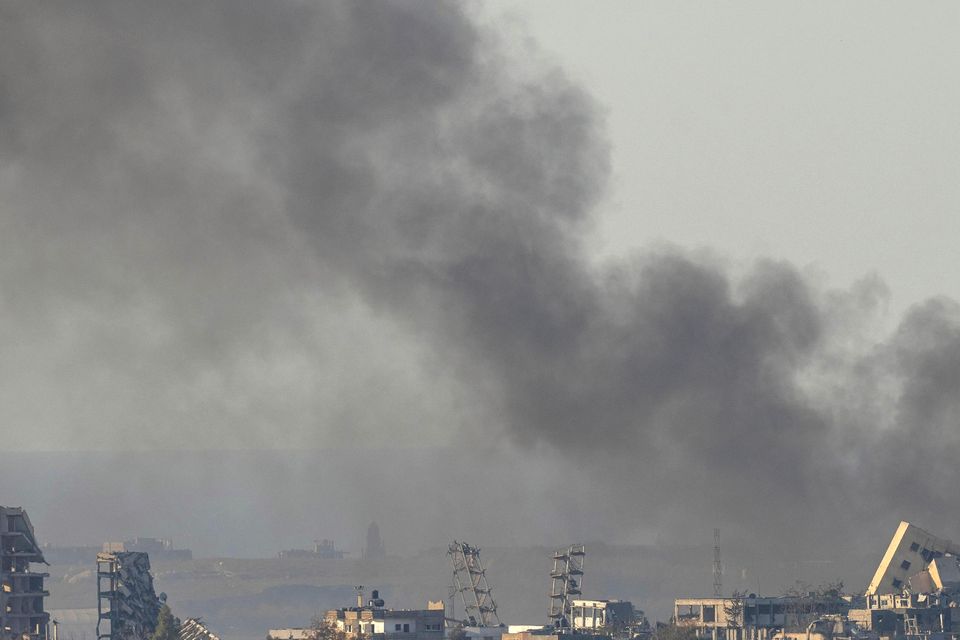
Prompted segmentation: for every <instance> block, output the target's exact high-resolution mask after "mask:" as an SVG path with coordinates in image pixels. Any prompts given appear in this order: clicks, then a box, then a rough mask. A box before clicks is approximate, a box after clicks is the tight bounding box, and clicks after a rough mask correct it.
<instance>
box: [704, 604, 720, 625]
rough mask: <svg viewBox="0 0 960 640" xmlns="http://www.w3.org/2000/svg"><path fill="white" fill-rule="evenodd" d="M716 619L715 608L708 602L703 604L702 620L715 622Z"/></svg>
mask: <svg viewBox="0 0 960 640" xmlns="http://www.w3.org/2000/svg"><path fill="white" fill-rule="evenodd" d="M716 619H717V609H716V608H715V607H714V606H713V605H710V604H705V605H703V621H704V622H715V621H716Z"/></svg>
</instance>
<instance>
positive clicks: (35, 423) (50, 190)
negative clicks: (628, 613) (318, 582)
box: [0, 0, 960, 552]
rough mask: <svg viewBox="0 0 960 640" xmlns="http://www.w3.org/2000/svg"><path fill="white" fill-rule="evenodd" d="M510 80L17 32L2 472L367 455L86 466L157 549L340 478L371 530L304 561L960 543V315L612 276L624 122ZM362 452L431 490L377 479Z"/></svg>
mask: <svg viewBox="0 0 960 640" xmlns="http://www.w3.org/2000/svg"><path fill="white" fill-rule="evenodd" d="M501 51H502V49H501V48H500V46H499V43H498V41H497V36H496V34H494V33H492V32H489V31H488V30H486V29H483V28H480V27H478V26H476V25H475V24H474V22H473V21H472V19H471V17H470V15H469V14H468V13H467V11H466V10H465V9H464V7H462V6H461V5H457V4H430V5H426V4H419V3H399V2H398V3H387V2H384V3H370V2H350V3H308V2H293V1H286V2H274V3H262V2H238V1H236V0H229V1H228V0H223V1H221V2H206V3H203V4H198V3H193V2H164V3H155V2H132V1H129V0H123V1H117V2H106V1H104V2H84V3H77V2H47V3H43V4H42V5H40V4H38V3H32V2H11V3H7V4H5V5H4V7H3V9H2V13H0V193H2V196H0V198H2V199H0V278H2V281H0V332H2V333H0V344H2V345H3V353H4V357H3V359H2V361H0V420H2V422H3V424H4V432H5V434H6V436H7V438H8V441H7V444H6V445H5V448H7V449H19V450H24V449H34V450H46V449H55V450H62V451H70V450H104V451H107V452H120V451H122V450H126V449H137V450H145V451H153V450H192V449H208V450H209V449H257V450H259V449H296V448H301V449H302V448H323V449H337V448H342V449H346V450H349V451H350V452H351V453H350V454H349V455H350V456H353V457H354V458H355V465H354V468H355V470H356V471H355V474H354V475H353V476H352V477H351V476H350V474H349V473H346V472H345V473H343V474H334V475H329V474H327V475H324V473H323V472H321V471H318V470H317V469H315V468H314V467H313V465H312V464H311V460H310V459H309V458H307V459H304V458H302V457H292V458H295V460H294V459H292V458H285V457H284V456H278V455H272V456H267V457H266V458H265V459H264V460H262V461H260V462H257V461H251V460H250V459H249V458H245V459H244V460H243V461H242V462H237V461H236V458H231V457H229V456H227V457H225V458H223V459H222V460H220V461H219V462H217V461H214V462H210V461H209V459H208V460H205V461H203V462H202V463H198V464H188V463H187V462H183V461H171V460H170V458H169V457H167V456H169V454H165V456H161V458H160V461H159V462H157V461H153V462H149V463H143V464H142V465H140V464H138V465H135V466H136V467H139V468H140V469H141V471H140V473H142V474H143V475H142V477H141V479H140V480H139V481H134V482H132V483H131V484H130V485H125V486H123V487H122V488H119V489H117V488H108V487H111V484H110V483H111V482H113V478H111V477H110V476H109V475H106V474H107V471H106V468H107V467H109V465H108V464H103V467H104V469H105V470H104V472H103V473H104V474H105V475H100V476H98V475H97V474H96V471H92V470H89V469H87V468H86V467H85V466H84V465H83V464H82V463H74V464H78V466H77V467H76V468H77V469H80V468H82V469H83V470H82V471H77V477H80V478H82V479H83V482H82V483H79V484H77V485H75V486H73V487H72V488H71V490H70V494H71V495H73V494H74V493H78V494H79V495H77V496H76V499H75V500H70V501H69V504H70V505H71V506H74V507H77V508H78V509H80V508H82V506H83V505H84V495H86V499H87V500H88V501H90V503H92V502H93V501H94V500H95V496H96V494H97V493H103V492H106V493H107V494H109V495H111V496H113V497H114V498H115V499H116V500H117V501H118V503H122V504H124V505H125V509H127V510H128V511H127V515H128V516H129V517H131V518H137V517H139V516H137V515H136V514H137V513H139V512H140V510H142V512H143V513H145V514H148V515H145V516H143V519H142V522H144V526H148V524H149V523H150V522H155V520H150V514H152V513H155V511H156V507H154V506H150V505H149V504H148V505H146V506H142V505H139V506H138V504H137V503H138V498H142V497H143V496H145V495H150V496H153V495H160V494H164V489H167V492H166V493H165V494H164V495H166V496H167V499H172V498H177V497H179V496H182V495H185V494H187V493H189V490H190V489H189V487H190V486H191V485H192V484H194V483H195V484H196V486H199V487H204V488H205V489H204V490H201V491H208V492H209V493H204V494H203V495H204V496H205V497H207V498H209V502H210V503H211V504H217V505H221V506H220V507H217V508H219V509H221V511H217V510H216V509H217V508H213V507H208V506H207V504H206V503H204V501H203V500H199V501H198V502H195V503H191V504H194V505H195V507H194V508H195V509H197V510H198V511H202V510H203V509H206V508H211V509H213V511H212V513H215V514H216V513H223V510H224V509H225V510H226V512H227V513H232V514H234V515H233V516H230V517H229V518H227V520H228V521H236V522H241V521H243V519H244V514H249V513H254V512H258V510H261V509H267V510H269V512H270V513H272V514H275V515H277V516H279V517H292V516H290V515H289V514H291V513H294V512H296V510H297V509H300V508H302V505H303V504H304V503H305V502H309V501H311V500H313V499H315V498H317V496H318V493H317V490H316V487H315V486H314V484H315V483H321V482H322V483H323V484H324V487H325V488H324V490H323V491H322V492H320V494H319V495H322V496H325V497H324V498H323V499H324V500H327V502H326V503H324V504H326V505H328V506H329V505H330V504H334V505H337V506H340V507H342V510H343V512H344V513H347V514H349V516H346V517H345V518H344V521H345V522H349V524H347V525H332V524H329V522H330V519H329V518H328V517H325V518H323V519H322V520H321V519H320V518H319V516H318V517H317V518H312V519H310V518H308V519H304V520H302V521H301V525H298V526H302V530H300V531H297V532H298V533H300V535H302V536H304V537H306V536H311V535H315V534H313V533H311V531H316V529H317V528H319V527H320V526H330V527H337V526H342V527H343V528H342V529H339V530H338V531H341V532H342V535H344V536H347V535H349V534H350V532H351V531H353V530H355V529H356V528H357V527H358V526H360V525H362V523H364V522H366V521H368V520H369V519H370V516H371V514H372V515H373V516H375V517H377V518H380V519H381V520H386V521H391V524H392V525H393V531H394V532H395V534H394V535H396V536H397V538H399V540H401V541H402V542H403V544H406V545H408V546H412V545H415V544H417V543H419V542H421V541H429V542H437V541H442V540H443V539H445V538H446V537H449V536H451V535H459V536H464V537H468V538H469V537H471V535H472V534H471V533H470V532H471V531H474V532H479V533H482V534H484V535H489V536H491V537H493V536H500V537H499V538H498V539H497V542H517V541H520V540H522V539H523V538H524V537H529V538H533V537H535V536H546V537H550V540H548V541H547V542H549V543H561V544H562V543H563V542H564V541H565V539H566V538H567V537H569V536H576V537H590V536H596V537H608V538H610V539H615V540H634V541H635V540H637V539H645V538H649V537H652V536H654V535H661V536H664V537H667V538H673V539H676V538H680V539H685V540H696V539H702V538H703V537H704V536H708V535H709V529H710V528H712V526H714V525H715V524H719V525H721V526H724V527H725V528H726V529H727V530H728V531H731V532H735V533H736V534H738V535H744V536H751V537H756V538H758V539H763V538H769V537H772V536H776V537H777V539H778V541H779V542H778V543H777V544H781V545H783V546H784V547H785V546H786V545H788V544H792V543H795V542H799V543H802V544H804V545H809V548H811V549H817V548H820V546H821V545H825V544H827V543H831V544H833V545H834V546H836V545H837V544H838V543H837V542H836V541H837V539H841V538H842V536H841V535H838V534H840V533H844V534H850V533H851V532H853V531H855V530H856V529H855V528H857V527H862V528H863V529H864V530H868V529H870V528H873V529H870V531H871V532H870V534H869V535H870V536H875V538H873V539H880V540H882V539H884V538H885V537H886V536H887V535H888V532H889V530H890V528H891V527H892V526H893V524H895V522H896V521H897V519H899V518H901V517H904V518H914V519H916V520H918V521H919V522H921V523H922V524H924V525H925V526H927V527H928V528H932V529H936V530H939V531H943V532H944V534H945V535H952V534H951V533H950V532H956V531H958V530H960V526H958V525H960V522H958V518H957V517H956V515H954V514H952V513H951V512H950V511H949V510H948V509H946V508H944V507H945V505H950V504H951V499H952V497H953V496H954V495H955V493H956V484H957V483H956V472H955V471H954V469H955V467H954V461H955V460H956V459H957V458H958V455H960V431H958V429H957V419H958V414H960V394H958V391H960V306H958V305H957V304H956V303H955V302H954V301H952V300H948V299H934V300H930V301H929V302H927V303H924V304H921V305H918V306H917V307H915V308H913V309H911V310H910V311H909V312H908V314H907V315H906V316H905V317H904V318H903V319H902V321H901V322H900V323H899V326H898V327H897V328H896V329H895V331H893V333H892V334H891V335H887V336H883V335H877V327H878V326H879V324H880V323H879V319H880V318H881V317H882V313H883V306H884V300H885V296H886V290H885V286H884V285H883V283H882V281H881V279H880V278H879V277H878V276H874V275H869V276H867V277H865V278H864V279H863V280H862V281H861V282H859V283H858V284H856V285H855V286H854V287H852V288H851V289H850V290H846V291H833V290H825V289H823V288H822V287H820V286H818V285H816V284H814V283H812V282H811V280H810V279H809V278H808V277H807V276H806V275H805V274H804V273H803V272H801V271H800V270H798V269H797V268H795V267H794V266H792V265H790V264H788V263H785V262H782V261H778V260H777V259H775V257H774V258H772V259H770V260H768V261H762V262H759V263H758V264H756V265H755V266H753V267H752V268H751V269H750V270H749V271H748V272H747V273H745V274H732V273H731V271H730V270H729V269H728V268H727V267H726V266H725V265H724V263H723V260H722V259H721V258H718V257H716V256H709V255H704V254H703V253H702V252H692V251H688V250H685V249H684V248H682V247H653V248H649V249H646V250H644V251H641V252H638V253H637V254H636V255H635V256H634V257H633V258H632V259H630V260H628V261H622V262H618V263H614V264H606V265H602V266H600V267H598V266H596V265H594V264H592V263H591V261H590V259H589V256H588V255H586V252H585V250H584V241H585V238H586V237H587V236H588V234H589V233H590V232H591V225H592V223H593V222H594V221H593V218H592V210H593V207H594V205H595V204H596V202H597V201H598V199H599V198H601V197H602V195H603V192H604V187H605V180H606V177H607V172H608V168H609V167H608V142H607V140H606V139H605V137H604V127H603V116H602V111H601V109H599V108H598V106H597V105H596V104H595V103H594V102H593V101H592V100H591V98H590V96H588V95H586V94H585V93H584V92H583V91H582V90H580V89H579V88H578V87H577V86H575V85H573V84H572V83H571V82H569V81H568V80H567V79H566V78H565V77H564V74H563V72H562V70H561V69H557V68H554V67H552V66H550V65H549V64H548V63H545V62H543V61H542V60H518V59H512V58H508V57H507V56H506V54H504V53H501ZM771 161H772V162H775V161H777V159H775V158H773V159H771ZM636 219H637V224H639V225H642V224H643V212H642V211H638V212H637V216H636ZM367 446H369V447H371V448H372V449H375V450H378V451H382V450H383V449H385V448H386V449H387V450H393V449H394V448H396V451H397V454H396V455H397V456H398V458H401V459H402V458H404V457H405V456H407V455H408V454H409V455H410V457H411V459H418V460H419V459H420V458H418V456H421V457H426V458H427V459H428V460H429V459H430V457H431V455H432V454H425V453H422V452H421V453H413V452H407V453H405V452H404V449H418V448H422V447H433V448H434V449H428V451H434V450H435V449H437V448H438V449H439V452H437V453H436V459H437V460H438V463H437V465H436V466H435V467H432V466H431V465H430V464H429V462H427V463H420V464H416V465H414V464H410V465H404V464H400V463H398V464H397V466H396V468H392V467H389V466H388V467H387V468H390V469H391V471H392V472H393V473H384V471H383V469H384V468H385V467H382V466H381V467H380V471H370V472H369V473H367V471H368V470H367V469H366V468H365V466H364V463H365V461H369V460H371V459H379V458H376V456H373V455H372V454H371V456H369V457H368V456H366V455H365V454H364V453H363V449H364V447H367ZM468 447H476V449H474V451H476V452H484V453H485V455H486V456H488V457H489V459H490V461H484V460H483V458H482V457H480V458H479V461H478V459H471V458H469V457H468V456H467V454H466V453H465V451H466V450H467V448H468ZM116 455H117V456H120V454H119V453H117V454H116ZM318 455H319V454H318ZM377 455H380V454H377ZM103 456H104V454H102V453H101V454H98V455H97V456H95V457H94V458H95V459H97V460H102V459H103ZM441 456H442V457H443V461H442V462H439V461H440V460H441ZM107 457H108V458H109V457H110V455H107ZM240 457H241V458H242V457H243V456H240ZM144 458H149V457H148V456H141V457H140V458H139V459H144ZM321 459H322V458H318V460H321ZM190 460H193V461H196V460H197V459H196V458H190ZM317 464H318V466H319V465H320V462H319V461H318V463H317ZM341 464H342V462H341ZM565 464H569V465H571V468H572V470H569V471H568V470H567V469H566V468H565V466H564V465H565ZM218 465H219V466H218ZM334 467H336V465H334V466H333V467H331V468H334ZM71 468H73V467H71ZM336 468H337V469H339V468H340V467H336ZM167 474H169V475H170V476H175V477H176V480H175V481H172V480H167V479H166V477H167ZM67 475H69V474H64V475H63V476H55V478H56V480H54V481H51V482H63V481H64V480H65V477H66V476H67ZM491 476H493V477H495V480H494V483H493V487H494V489H495V490H496V491H495V493H494V494H493V496H492V497H491V495H490V494H489V493H487V491H486V490H485V489H484V486H483V485H482V484H479V483H480V482H482V481H483V480H485V479H487V478H489V477H491ZM241 477H242V478H244V479H245V480H244V481H243V482H237V483H235V484H231V483H227V482H225V481H224V478H241ZM108 479H109V482H108ZM211 483H214V485H215V486H216V487H218V488H217V489H216V490H214V491H211V490H210V487H211ZM567 483H575V487H574V488H569V489H568V488H567ZM4 485H5V492H4V496H3V498H4V500H5V501H6V502H12V503H21V502H26V501H25V500H20V499H18V497H17V496H18V495H23V494H18V493H17V492H16V491H15V490H14V489H11V488H10V486H11V485H10V482H9V480H8V481H5V483H4ZM385 485H386V488H384V486H385ZM50 486H53V485H50ZM331 486H332V487H335V489H336V490H335V491H331V490H330V489H329V487H331ZM51 491H52V489H51ZM328 491H330V492H329V494H328V493H327V492H328ZM457 492H461V493H457ZM460 495H462V496H465V500H467V501H469V502H470V503H471V504H473V505H476V506H477V507H478V508H475V509H474V508H467V507H466V506H463V505H459V504H458V503H459V501H460V498H459V496H460ZM424 496H426V497H428V498H431V500H430V504H429V506H428V507H426V508H425V509H424V510H423V511H421V513H425V514H426V517H424V518H422V519H417V520H415V521H411V520H410V519H409V518H406V517H405V515H404V513H405V510H406V509H407V508H408V507H407V506H406V504H405V503H404V500H405V499H409V500H410V503H409V504H410V506H409V509H419V508H420V507H418V506H417V498H423V497H424ZM494 498H495V499H494ZM148 502H149V501H148ZM397 505H401V506H397ZM28 506H31V507H32V505H28ZM169 509H170V510H173V507H169ZM45 517H46V518H47V522H48V523H49V524H48V526H50V527H54V526H55V525H56V524H58V523H60V522H64V521H65V520H66V518H64V520H57V516H56V515H55V514H54V513H53V512H52V511H50V512H48V513H47V515H46V516H45ZM71 517H73V518H76V517H79V516H77V515H72V516H71ZM35 519H36V518H35ZM112 522H113V523H114V524H113V526H114V527H120V526H122V525H121V521H120V520H119V519H115V520H113V521H112ZM324 523H327V524H324ZM183 526H184V527H189V523H188V522H184V523H183ZM205 526H207V525H205ZM208 526H209V531H210V533H209V534H208V535H209V537H208V538H206V539H207V540H212V539H213V536H214V535H215V534H214V533H212V532H214V531H215V530H216V525H215V524H209V525H208ZM385 529H387V531H385V534H386V535H388V536H389V528H387V527H385ZM114 530H115V529H114ZM131 533H136V532H131ZM97 534H98V531H97V530H96V529H95V528H91V529H89V530H88V533H87V535H88V536H89V537H94V536H96V535H97ZM861 534H862V532H860V533H857V535H861ZM58 535H59V534H58ZM216 535H220V534H216ZM260 535H262V537H263V539H264V540H266V538H267V533H266V529H264V530H261V531H260ZM316 535H320V534H316ZM50 537H51V538H55V537H58V536H52V535H51V536H50ZM228 538H229V536H228ZM62 542H68V540H62ZM480 542H482V540H481V541H480ZM224 544H225V545H227V546H230V548H232V549H237V550H242V551H244V552H251V549H250V547H248V546H244V544H243V543H237V542H229V541H225V542H224ZM263 544H264V546H265V545H266V544H267V542H264V543H263ZM289 544H293V541H290V543H289ZM841 544H849V543H847V542H843V543H841ZM231 545H232V546H231ZM278 546H279V545H278ZM258 548H261V549H262V548H263V547H258ZM780 548H782V547H780Z"/></svg>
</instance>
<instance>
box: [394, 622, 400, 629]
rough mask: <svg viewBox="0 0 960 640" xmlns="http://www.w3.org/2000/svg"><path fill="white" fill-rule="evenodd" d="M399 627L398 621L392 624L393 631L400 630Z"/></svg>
mask: <svg viewBox="0 0 960 640" xmlns="http://www.w3.org/2000/svg"><path fill="white" fill-rule="evenodd" d="M400 629H401V627H400V623H399V622H398V623H397V624H395V625H393V630H394V631H400Z"/></svg>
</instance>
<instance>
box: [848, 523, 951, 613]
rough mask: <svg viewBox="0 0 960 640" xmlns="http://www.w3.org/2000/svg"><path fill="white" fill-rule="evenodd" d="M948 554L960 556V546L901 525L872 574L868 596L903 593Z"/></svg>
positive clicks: (911, 526) (913, 527)
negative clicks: (909, 582)
mask: <svg viewBox="0 0 960 640" xmlns="http://www.w3.org/2000/svg"><path fill="white" fill-rule="evenodd" d="M946 554H950V555H952V556H958V555H960V546H958V545H957V544H955V543H954V542H952V541H950V540H947V539H944V538H938V537H937V536H935V535H933V534H932V533H929V532H927V531H924V530H923V529H921V528H920V527H918V526H915V525H912V524H910V523H909V522H906V521H902V522H900V525H899V526H898V527H897V530H896V532H895V533H894V534H893V538H892V539H891V540H890V544H889V545H888V546H887V551H886V553H884V555H883V559H882V560H881V561H880V565H879V566H878V567H877V570H876V572H875V573H874V574H873V579H872V580H871V581H870V585H869V586H868V587H867V592H866V594H867V595H868V596H872V595H876V594H879V593H900V592H901V591H902V590H903V589H904V587H905V586H906V583H907V579H908V578H909V577H910V576H912V575H915V574H917V573H919V572H921V571H924V570H925V569H926V568H927V565H929V564H930V562H931V561H933V560H935V559H936V558H940V557H943V556H944V555H946Z"/></svg>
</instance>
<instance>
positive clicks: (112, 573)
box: [97, 551, 160, 640]
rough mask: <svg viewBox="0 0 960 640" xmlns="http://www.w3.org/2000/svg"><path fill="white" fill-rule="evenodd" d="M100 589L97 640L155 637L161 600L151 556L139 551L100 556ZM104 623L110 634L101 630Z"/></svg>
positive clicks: (98, 573)
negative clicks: (151, 567)
mask: <svg viewBox="0 0 960 640" xmlns="http://www.w3.org/2000/svg"><path fill="white" fill-rule="evenodd" d="M97 589H98V591H99V595H100V600H99V602H98V607H99V612H100V613H99V615H100V623H98V624H97V638H111V639H112V640H145V639H146V638H148V637H149V636H150V635H151V634H152V633H153V631H154V629H155V628H156V626H157V616H158V615H159V614H160V599H159V598H157V594H156V592H155V591H154V590H153V576H151V575H150V557H149V555H147V554H146V553H143V552H140V551H123V552H119V553H98V554H97ZM104 621H107V622H108V623H109V630H104V629H102V628H101V627H102V624H101V623H103V622H104Z"/></svg>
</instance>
